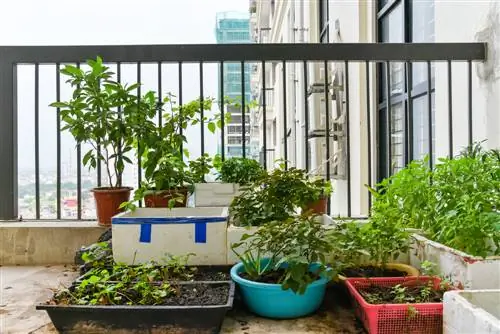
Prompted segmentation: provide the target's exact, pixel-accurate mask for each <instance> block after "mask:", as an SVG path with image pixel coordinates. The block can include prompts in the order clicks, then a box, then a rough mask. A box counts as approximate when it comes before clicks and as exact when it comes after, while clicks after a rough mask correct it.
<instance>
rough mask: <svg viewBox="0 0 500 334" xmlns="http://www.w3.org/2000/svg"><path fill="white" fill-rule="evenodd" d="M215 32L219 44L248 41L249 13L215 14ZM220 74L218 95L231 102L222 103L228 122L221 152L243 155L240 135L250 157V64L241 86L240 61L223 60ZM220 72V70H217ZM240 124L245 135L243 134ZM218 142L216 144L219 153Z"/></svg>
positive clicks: (246, 68)
mask: <svg viewBox="0 0 500 334" xmlns="http://www.w3.org/2000/svg"><path fill="white" fill-rule="evenodd" d="M215 33H216V37H217V43H219V44H238V43H241V44H246V43H252V39H251V36H250V14H249V13H248V12H246V13H240V12H222V13H218V14H217V17H216V27H215ZM223 70H224V75H223V76H222V77H221V76H220V75H219V96H220V95H221V89H222V93H223V95H224V96H225V97H228V98H229V99H231V100H232V101H236V103H235V105H230V106H225V112H229V113H231V121H230V122H229V123H228V124H226V126H225V133H226V136H225V138H224V151H225V156H226V157H227V158H230V157H235V156H242V155H243V145H242V144H243V137H245V151H246V156H247V157H250V156H251V153H252V151H253V150H252V148H251V147H250V110H249V108H248V107H247V106H248V104H249V103H250V102H251V101H252V94H251V86H250V75H251V73H250V71H251V65H250V64H245V65H244V71H243V72H244V82H243V83H244V87H242V80H241V79H242V78H241V74H242V71H241V63H225V64H224V65H223ZM219 73H220V72H219ZM242 96H244V97H245V105H246V107H245V119H244V120H243V117H242V112H241V111H242V108H241V102H242ZM243 124H244V128H245V135H244V136H243ZM220 150H221V145H219V153H221V152H220Z"/></svg>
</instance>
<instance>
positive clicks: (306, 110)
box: [303, 60, 310, 172]
mask: <svg viewBox="0 0 500 334" xmlns="http://www.w3.org/2000/svg"><path fill="white" fill-rule="evenodd" d="M303 65H304V67H303V71H304V73H303V75H304V157H305V167H306V168H305V169H306V171H308V172H309V158H310V157H309V102H308V100H307V99H308V96H307V95H308V94H307V85H308V83H307V82H308V75H307V60H304V62H303Z"/></svg>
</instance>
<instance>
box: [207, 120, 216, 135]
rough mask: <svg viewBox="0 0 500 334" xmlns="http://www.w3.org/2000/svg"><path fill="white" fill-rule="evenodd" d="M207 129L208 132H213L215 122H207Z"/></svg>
mask: <svg viewBox="0 0 500 334" xmlns="http://www.w3.org/2000/svg"><path fill="white" fill-rule="evenodd" d="M208 130H210V132H212V133H214V132H215V123H213V122H210V123H208Z"/></svg>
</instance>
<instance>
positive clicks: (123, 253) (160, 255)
mask: <svg viewBox="0 0 500 334" xmlns="http://www.w3.org/2000/svg"><path fill="white" fill-rule="evenodd" d="M112 230H113V243H112V244H113V257H114V260H115V261H116V262H120V263H126V264H139V263H144V262H148V261H157V262H160V263H162V262H163V261H164V260H165V258H166V255H167V254H170V255H176V256H179V255H185V254H188V253H194V254H196V255H194V256H192V257H190V261H189V264H191V265H209V264H211V265H220V264H226V257H227V247H226V234H227V232H226V230H227V208H174V209H172V210H169V209H166V208H138V209H137V210H136V211H134V212H124V213H121V214H119V215H117V216H115V217H113V219H112Z"/></svg>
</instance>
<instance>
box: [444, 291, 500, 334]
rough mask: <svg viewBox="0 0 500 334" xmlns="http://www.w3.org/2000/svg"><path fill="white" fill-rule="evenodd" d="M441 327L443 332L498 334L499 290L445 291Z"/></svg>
mask: <svg viewBox="0 0 500 334" xmlns="http://www.w3.org/2000/svg"><path fill="white" fill-rule="evenodd" d="M443 329H444V334H456V333H481V334H493V333H494V334H500V290H498V289H497V290H469V291H450V292H447V293H445V295H444V301H443Z"/></svg>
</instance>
